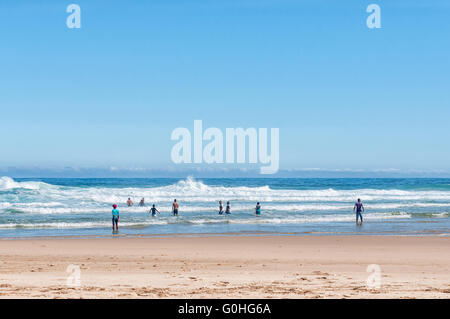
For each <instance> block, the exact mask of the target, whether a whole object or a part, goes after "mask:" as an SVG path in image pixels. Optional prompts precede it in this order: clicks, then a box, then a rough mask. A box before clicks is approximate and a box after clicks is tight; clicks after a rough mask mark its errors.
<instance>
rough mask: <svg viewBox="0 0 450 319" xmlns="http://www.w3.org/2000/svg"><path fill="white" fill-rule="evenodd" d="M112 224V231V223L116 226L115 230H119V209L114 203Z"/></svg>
mask: <svg viewBox="0 0 450 319" xmlns="http://www.w3.org/2000/svg"><path fill="white" fill-rule="evenodd" d="M112 224H113V231H114V225H115V226H116V231H119V210H118V209H117V205H116V204H114V205H113V210H112Z"/></svg>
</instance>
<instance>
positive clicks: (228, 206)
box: [225, 202, 231, 214]
mask: <svg viewBox="0 0 450 319" xmlns="http://www.w3.org/2000/svg"><path fill="white" fill-rule="evenodd" d="M225 214H231V206H230V202H227V208H225Z"/></svg>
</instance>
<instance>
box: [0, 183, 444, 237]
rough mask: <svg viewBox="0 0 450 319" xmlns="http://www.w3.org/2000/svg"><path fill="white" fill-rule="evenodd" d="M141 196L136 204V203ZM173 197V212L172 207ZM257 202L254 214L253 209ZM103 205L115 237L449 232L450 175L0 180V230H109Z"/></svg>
mask: <svg viewBox="0 0 450 319" xmlns="http://www.w3.org/2000/svg"><path fill="white" fill-rule="evenodd" d="M128 197H131V198H132V199H133V201H134V203H135V205H134V206H133V207H127V206H126V200H127V199H128ZM141 198H145V203H146V206H145V207H139V206H137V204H138V203H139V201H140V199H141ZM175 198H176V199H177V201H178V202H179V204H180V209H179V216H178V217H174V216H172V214H171V206H172V202H173V200H174V199H175ZM357 198H361V200H362V201H363V204H364V206H365V209H366V211H365V212H364V213H363V216H364V223H363V225H362V226H358V225H356V223H355V214H354V213H353V206H354V204H355V202H356V200H357ZM219 200H222V203H223V205H224V206H226V202H227V201H230V204H231V210H232V213H231V214H230V215H225V214H224V215H219V214H218V208H219V204H218V201H219ZM258 201H259V202H260V203H261V206H262V209H261V216H255V214H254V208H255V206H256V202H258ZM112 204H117V205H118V206H119V207H118V208H119V211H120V223H119V226H120V231H119V234H121V235H130V236H137V235H162V234H164V235H169V236H170V235H174V234H223V233H234V234H265V233H266V234H267V233H269V234H270V233H273V234H280V233H281V234H287V233H290V234H298V235H305V234H315V235H329V234H333V235H335V234H364V235H383V234H386V235H440V236H448V235H449V234H450V218H449V216H450V179H423V178H417V179H410V178H408V179H370V178H360V179H353V178H351V179H350V178H342V179H336V178H334V179H324V178H307V179H302V178H292V179H289V178H233V179H230V178H224V179H194V178H187V179H170V178H162V179H161V178H156V179H152V178H145V179H80V178H67V179H55V178H48V179H45V178H44V179H12V178H10V177H1V178H0V237H2V238H15V237H34V236H82V235H90V236H103V235H111V233H112V222H111V210H112V207H111V206H112ZM152 204H155V205H156V207H157V209H158V210H159V211H160V212H161V214H159V215H158V216H156V217H152V216H151V214H149V209H150V207H151V205H152Z"/></svg>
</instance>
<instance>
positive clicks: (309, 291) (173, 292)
mask: <svg viewBox="0 0 450 319" xmlns="http://www.w3.org/2000/svg"><path fill="white" fill-rule="evenodd" d="M58 239H59V240H58ZM58 239H54V238H52V239H38V240H37V239H23V240H10V241H0V257H1V258H0V298H188V299H197V298H444V299H447V298H450V278H449V277H448V273H449V271H450V238H449V237H439V236H364V235H359V236H349V235H347V236H344V235H342V236H290V235H285V236H270V235H263V236H204V237H195V236H194V237H151V238H139V237H138V238H136V237H134V238H131V237H120V238H117V237H116V238H65V239H61V238H58ZM373 264H377V265H379V267H380V269H381V273H380V280H381V285H380V288H377V289H372V288H370V289H369V287H368V286H367V279H368V277H369V276H370V275H371V273H370V272H367V267H368V266H369V265H373ZM70 265H72V266H73V265H75V266H76V267H79V269H80V274H81V278H80V282H81V286H80V287H70V286H67V278H68V276H69V273H68V272H67V270H68V267H69V266H70Z"/></svg>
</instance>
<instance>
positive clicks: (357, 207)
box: [353, 198, 364, 225]
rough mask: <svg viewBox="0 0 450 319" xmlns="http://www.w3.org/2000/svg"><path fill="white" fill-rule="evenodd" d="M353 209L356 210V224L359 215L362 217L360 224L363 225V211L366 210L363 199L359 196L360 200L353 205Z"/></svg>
mask: <svg viewBox="0 0 450 319" xmlns="http://www.w3.org/2000/svg"><path fill="white" fill-rule="evenodd" d="M353 211H354V212H355V211H356V225H358V217H359V218H361V223H360V225H362V222H363V217H362V214H361V213H362V212H364V205H363V204H362V202H361V199H359V198H358V201H357V202H356V203H355V206H354V207H353Z"/></svg>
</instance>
